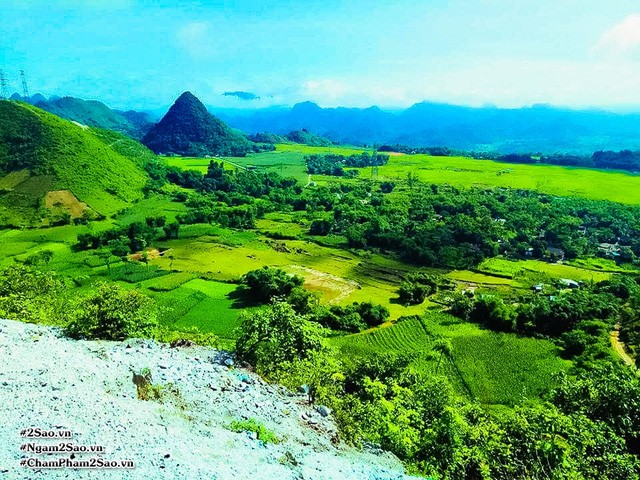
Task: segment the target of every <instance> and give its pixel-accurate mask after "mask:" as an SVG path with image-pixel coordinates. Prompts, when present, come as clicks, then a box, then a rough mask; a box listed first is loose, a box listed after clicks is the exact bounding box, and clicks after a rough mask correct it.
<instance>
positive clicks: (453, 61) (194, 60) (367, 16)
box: [0, 0, 640, 110]
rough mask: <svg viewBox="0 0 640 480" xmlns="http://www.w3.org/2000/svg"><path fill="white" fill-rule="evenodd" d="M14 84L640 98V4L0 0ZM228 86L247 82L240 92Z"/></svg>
mask: <svg viewBox="0 0 640 480" xmlns="http://www.w3.org/2000/svg"><path fill="white" fill-rule="evenodd" d="M0 18H2V19H3V21H2V25H1V26H0V68H2V69H4V71H5V74H6V75H7V76H8V79H9V81H10V84H11V86H12V87H13V88H12V90H18V86H19V78H18V71H19V70H20V69H24V70H25V71H26V73H27V76H28V80H29V84H30V90H31V91H32V92H36V91H40V92H43V93H44V94H45V95H52V94H56V95H63V94H68V95H76V96H80V97H83V98H96V99H100V100H103V101H105V102H106V103H108V104H109V105H111V106H114V107H119V108H123V107H128V108H156V107H162V106H165V105H167V104H170V103H171V101H172V100H173V99H174V98H175V97H176V96H177V95H178V94H180V93H181V92H182V91H184V90H191V91H192V92H194V93H195V94H196V95H198V96H199V97H200V98H201V99H202V100H203V101H205V103H207V104H209V105H215V106H224V107H244V108H249V107H263V106H269V105H292V104H294V103H296V102H299V101H304V100H312V101H315V102H317V103H319V104H320V105H323V106H337V105H342V106H358V107H364V106H369V105H379V106H381V107H406V106H409V105H411V104H413V103H415V102H419V101H422V100H430V101H441V102H449V103H456V104H465V105H483V104H495V105H498V106H503V107H515V106H522V105H531V104H535V103H548V104H554V105H563V106H572V107H585V106H595V107H606V108H616V109H619V108H633V109H636V110H640V87H639V86H640V5H639V4H638V3H637V1H625V0H610V1H608V2H606V3H605V2H602V1H591V0H583V1H573V0H566V1H559V0H553V1H549V0H536V1H533V0H518V1H506V0H467V1H445V0H433V1H426V0H425V1H410V0H409V1H395V2H392V1H384V0H379V1H360V0H353V1H349V2H347V1H337V0H325V1H323V2H312V1H302V0H300V1H265V0H255V1H254V0H246V1H235V2H234V1H204V0H203V1H184V2H180V1H164V0H159V1H151V0H108V1H103V0H84V1H71V0H57V1H56V0H48V1H40V0H0ZM228 91H245V92H251V93H253V94H255V95H256V96H259V97H260V98H259V99H254V100H241V99H239V98H237V97H234V96H230V95H226V96H225V95H223V93H224V92H228Z"/></svg>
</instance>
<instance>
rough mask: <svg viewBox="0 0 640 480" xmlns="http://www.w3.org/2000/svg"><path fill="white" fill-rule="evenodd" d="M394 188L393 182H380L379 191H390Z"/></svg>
mask: <svg viewBox="0 0 640 480" xmlns="http://www.w3.org/2000/svg"><path fill="white" fill-rule="evenodd" d="M394 188H396V184H395V183H394V182H382V183H381V184H380V191H381V192H382V193H391V192H393V189H394Z"/></svg>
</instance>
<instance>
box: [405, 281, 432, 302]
mask: <svg viewBox="0 0 640 480" xmlns="http://www.w3.org/2000/svg"><path fill="white" fill-rule="evenodd" d="M428 294H429V290H428V287H426V286H425V285H420V284H419V283H412V282H403V283H402V284H401V285H400V288H399V289H398V299H399V300H400V303H402V304H403V305H419V304H421V303H422V302H424V300H425V298H427V295H428Z"/></svg>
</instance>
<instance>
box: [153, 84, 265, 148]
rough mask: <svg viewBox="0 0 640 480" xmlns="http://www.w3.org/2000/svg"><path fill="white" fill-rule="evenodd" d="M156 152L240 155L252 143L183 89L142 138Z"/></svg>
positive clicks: (251, 146) (251, 145) (250, 146)
mask: <svg viewBox="0 0 640 480" xmlns="http://www.w3.org/2000/svg"><path fill="white" fill-rule="evenodd" d="M142 143H144V144H145V145H146V146H147V147H149V148H150V149H151V150H153V151H154V152H156V153H174V154H178V155H184V156H192V157H202V156H205V155H224V156H244V155H246V154H247V153H249V152H251V151H252V150H253V143H252V142H250V141H249V140H248V139H247V138H246V137H244V136H243V135H241V134H239V133H237V132H235V131H233V130H232V129H231V128H229V127H228V126H227V125H226V124H225V123H224V122H222V121H221V120H219V119H218V118H216V117H215V116H213V115H211V114H210V113H209V112H208V111H207V109H206V107H205V106H204V105H203V104H202V102H201V101H200V100H198V99H197V98H196V97H195V96H194V95H193V94H192V93H190V92H184V93H183V94H182V95H180V97H178V99H177V100H176V101H175V103H174V104H173V105H172V106H171V108H170V109H169V111H168V112H167V114H166V115H165V116H164V117H163V118H162V120H160V122H159V123H157V124H156V125H155V126H154V127H153V128H152V129H151V130H150V131H149V133H147V134H146V135H145V137H144V138H143V140H142Z"/></svg>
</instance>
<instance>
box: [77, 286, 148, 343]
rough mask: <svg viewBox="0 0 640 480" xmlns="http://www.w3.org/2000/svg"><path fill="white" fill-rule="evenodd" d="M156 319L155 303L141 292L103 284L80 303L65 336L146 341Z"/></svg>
mask: <svg viewBox="0 0 640 480" xmlns="http://www.w3.org/2000/svg"><path fill="white" fill-rule="evenodd" d="M157 315H158V309H157V307H156V305H155V302H153V300H152V299H151V298H149V297H147V296H145V295H143V294H142V293H141V292H139V291H137V290H124V289H123V288H122V287H120V286H119V285H117V284H103V285H101V286H99V288H98V290H97V291H96V292H95V293H92V294H91V295H89V296H88V297H87V298H85V299H83V301H82V303H81V306H80V308H79V310H78V311H77V312H76V314H75V318H74V319H73V320H72V321H71V322H70V323H69V324H68V325H67V327H66V333H67V335H69V336H71V337H74V338H87V339H103V340H124V339H126V338H129V337H150V336H153V334H154V331H155V328H156V326H157Z"/></svg>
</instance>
